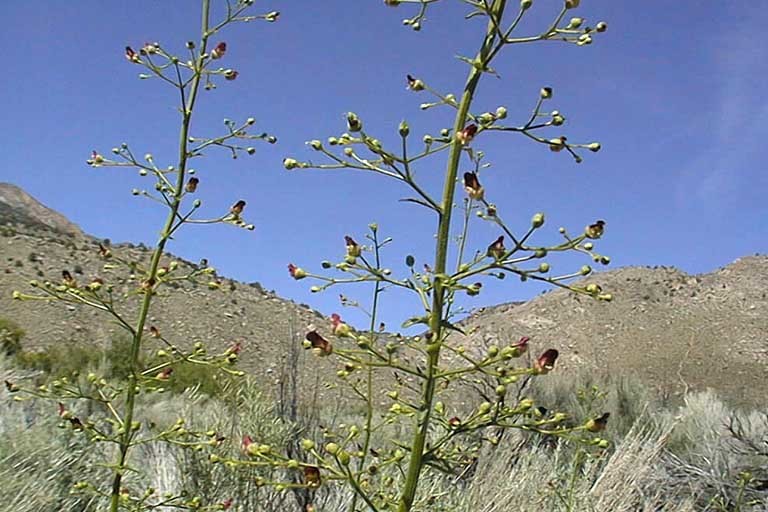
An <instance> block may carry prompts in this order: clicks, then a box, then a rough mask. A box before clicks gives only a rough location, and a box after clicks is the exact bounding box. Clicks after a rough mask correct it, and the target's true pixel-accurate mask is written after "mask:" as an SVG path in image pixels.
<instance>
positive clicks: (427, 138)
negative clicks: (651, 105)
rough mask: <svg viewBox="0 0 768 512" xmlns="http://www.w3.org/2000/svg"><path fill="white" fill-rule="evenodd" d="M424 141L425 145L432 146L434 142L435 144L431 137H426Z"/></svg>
mask: <svg viewBox="0 0 768 512" xmlns="http://www.w3.org/2000/svg"><path fill="white" fill-rule="evenodd" d="M422 140H423V141H424V144H432V142H434V139H433V138H432V136H431V135H425V136H424V138H423V139H422Z"/></svg>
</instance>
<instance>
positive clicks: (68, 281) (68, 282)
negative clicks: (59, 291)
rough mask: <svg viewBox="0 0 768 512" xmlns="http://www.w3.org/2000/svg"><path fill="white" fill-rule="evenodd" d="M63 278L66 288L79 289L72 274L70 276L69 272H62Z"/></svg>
mask: <svg viewBox="0 0 768 512" xmlns="http://www.w3.org/2000/svg"><path fill="white" fill-rule="evenodd" d="M61 277H62V279H63V281H64V285H65V286H67V287H68V288H77V281H75V278H74V277H72V274H70V272H69V270H62V271H61Z"/></svg>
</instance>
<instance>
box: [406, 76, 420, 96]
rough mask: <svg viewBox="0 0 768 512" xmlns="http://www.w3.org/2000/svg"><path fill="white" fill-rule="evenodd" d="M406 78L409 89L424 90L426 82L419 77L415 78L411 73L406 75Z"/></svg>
mask: <svg viewBox="0 0 768 512" xmlns="http://www.w3.org/2000/svg"><path fill="white" fill-rule="evenodd" d="M406 79H407V81H408V89H410V90H412V91H416V92H418V91H423V90H424V82H422V81H421V80H419V79H418V78H414V77H412V76H411V75H406Z"/></svg>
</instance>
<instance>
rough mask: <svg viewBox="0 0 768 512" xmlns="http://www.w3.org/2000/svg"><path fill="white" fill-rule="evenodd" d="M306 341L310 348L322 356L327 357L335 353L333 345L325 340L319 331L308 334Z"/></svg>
mask: <svg viewBox="0 0 768 512" xmlns="http://www.w3.org/2000/svg"><path fill="white" fill-rule="evenodd" d="M305 339H306V340H307V341H308V342H309V343H310V347H311V348H312V349H313V350H315V352H317V353H318V355H321V356H327V355H329V354H330V353H331V352H333V345H331V342H330V341H328V340H327V339H325V338H323V337H322V336H321V335H320V334H319V333H318V332H317V331H315V330H312V331H309V332H308V333H307V335H306V336H305Z"/></svg>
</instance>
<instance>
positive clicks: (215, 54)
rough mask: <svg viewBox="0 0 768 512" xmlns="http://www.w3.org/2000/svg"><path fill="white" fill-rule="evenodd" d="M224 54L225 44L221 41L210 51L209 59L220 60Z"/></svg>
mask: <svg viewBox="0 0 768 512" xmlns="http://www.w3.org/2000/svg"><path fill="white" fill-rule="evenodd" d="M225 53H227V43H225V42H224V41H222V42H220V43H219V44H217V45H216V48H214V49H213V50H211V58H212V59H220V58H222V57H223V56H224V54H225Z"/></svg>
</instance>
